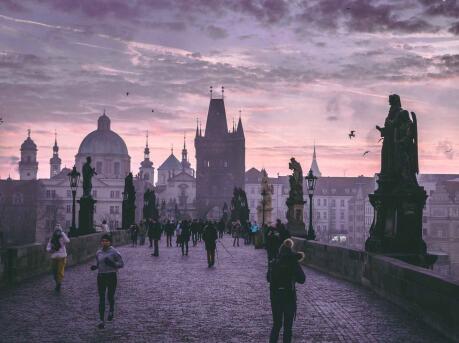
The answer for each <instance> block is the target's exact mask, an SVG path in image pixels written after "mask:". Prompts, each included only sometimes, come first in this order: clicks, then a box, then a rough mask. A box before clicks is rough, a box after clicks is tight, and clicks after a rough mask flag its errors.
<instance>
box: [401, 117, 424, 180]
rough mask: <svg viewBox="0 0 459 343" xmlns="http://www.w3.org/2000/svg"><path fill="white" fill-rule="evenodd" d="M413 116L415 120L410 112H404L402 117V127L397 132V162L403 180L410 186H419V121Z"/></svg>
mask: <svg viewBox="0 0 459 343" xmlns="http://www.w3.org/2000/svg"><path fill="white" fill-rule="evenodd" d="M411 115H412V117H413V120H411V119H410V116H409V114H408V111H403V112H402V113H401V115H400V126H399V128H398V130H397V132H396V145H397V152H398V156H397V160H398V161H399V163H398V165H399V174H400V176H401V179H402V180H403V181H404V182H406V183H408V184H410V185H418V181H417V179H416V174H418V173H419V164H418V142H417V120H416V114H415V113H414V112H411Z"/></svg>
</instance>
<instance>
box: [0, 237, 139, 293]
mask: <svg viewBox="0 0 459 343" xmlns="http://www.w3.org/2000/svg"><path fill="white" fill-rule="evenodd" d="M101 236H102V233H95V234H91V235H86V236H80V237H72V238H70V243H68V244H67V255H68V256H67V266H74V265H77V264H81V263H85V262H87V261H88V260H89V259H91V258H94V256H95V255H96V251H97V250H98V249H99V247H100V237H101ZM112 236H113V245H114V246H118V245H124V244H127V243H128V242H129V241H130V238H129V234H128V232H127V231H115V232H113V233H112ZM50 271H51V259H50V254H49V253H48V252H47V251H46V246H45V245H44V244H41V243H32V244H27V245H20V246H12V247H9V248H6V249H4V250H2V251H1V254H0V287H5V286H9V285H14V284H16V283H18V282H21V281H23V280H26V279H28V278H31V277H34V276H37V275H40V274H44V273H48V272H50Z"/></svg>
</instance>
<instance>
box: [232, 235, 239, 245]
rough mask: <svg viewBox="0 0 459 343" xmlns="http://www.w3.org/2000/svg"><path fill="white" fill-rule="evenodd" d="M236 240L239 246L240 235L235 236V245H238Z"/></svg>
mask: <svg viewBox="0 0 459 343" xmlns="http://www.w3.org/2000/svg"><path fill="white" fill-rule="evenodd" d="M236 242H237V246H239V236H236V237H234V241H233V247H234V246H236Z"/></svg>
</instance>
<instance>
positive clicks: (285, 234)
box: [276, 219, 292, 243]
mask: <svg viewBox="0 0 459 343" xmlns="http://www.w3.org/2000/svg"><path fill="white" fill-rule="evenodd" d="M276 229H277V232H279V239H280V241H281V243H282V242H283V241H285V240H286V239H287V238H290V237H292V235H291V234H290V232H289V231H288V230H287V228H286V227H285V225H284V224H282V222H281V221H280V219H277V221H276Z"/></svg>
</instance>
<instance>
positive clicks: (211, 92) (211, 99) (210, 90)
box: [210, 86, 212, 100]
mask: <svg viewBox="0 0 459 343" xmlns="http://www.w3.org/2000/svg"><path fill="white" fill-rule="evenodd" d="M210 100H212V86H210Z"/></svg>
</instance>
